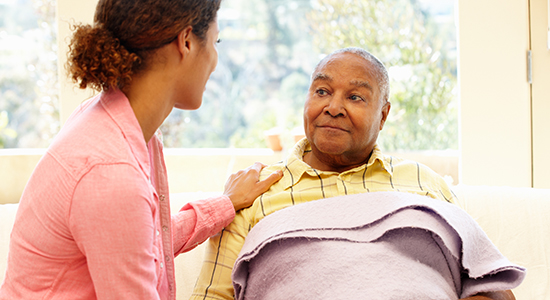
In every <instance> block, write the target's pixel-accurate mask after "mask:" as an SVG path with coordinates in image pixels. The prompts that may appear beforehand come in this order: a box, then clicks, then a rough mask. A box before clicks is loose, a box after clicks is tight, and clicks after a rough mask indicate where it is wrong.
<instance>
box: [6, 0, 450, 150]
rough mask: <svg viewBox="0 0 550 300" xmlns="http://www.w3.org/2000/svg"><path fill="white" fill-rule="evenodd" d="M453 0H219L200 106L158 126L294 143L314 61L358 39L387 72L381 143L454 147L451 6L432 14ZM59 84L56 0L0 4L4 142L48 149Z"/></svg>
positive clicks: (197, 136) (213, 137) (199, 140)
mask: <svg viewBox="0 0 550 300" xmlns="http://www.w3.org/2000/svg"><path fill="white" fill-rule="evenodd" d="M449 1H452V0H439V1H431V0H368V1H366V0H230V1H227V0H226V1H222V9H221V10H220V12H219V16H218V21H219V27H220V30H221V33H220V38H221V39H222V43H221V44H220V45H219V47H218V49H219V64H218V67H217V69H216V71H215V72H214V73H213V74H212V76H211V80H210V81H209V83H208V84H207V89H206V91H205V94H204V97H203V106H202V107H201V108H200V109H199V110H197V111H180V110H174V112H173V113H172V114H171V115H170V116H169V118H168V119H167V120H166V121H165V123H164V124H163V126H162V127H161V130H162V131H163V134H164V142H165V146H166V147H194V148H200V147H212V148H226V147H237V148H238V147H246V148H254V147H266V142H265V136H264V132H266V131H268V130H272V129H274V128H276V129H278V130H280V131H281V132H282V138H283V143H284V145H285V146H286V147H290V146H291V145H292V144H293V139H292V136H291V131H292V130H293V129H295V128H301V127H302V112H303V104H304V101H305V96H306V93H307V89H308V86H309V80H310V78H309V77H310V74H311V72H312V71H313V68H314V66H315V64H316V63H317V62H318V61H319V60H320V59H321V58H322V57H323V56H324V55H326V54H327V53H330V52H331V51H333V50H335V49H338V48H342V47H348V46H357V47H363V48H365V49H367V50H369V51H371V52H372V53H373V54H375V55H376V56H378V57H379V58H380V59H381V60H382V61H383V62H384V63H385V65H386V66H387V67H388V69H389V71H390V77H391V95H390V101H391V102H392V110H391V112H390V116H389V120H388V122H387V123H386V126H385V128H384V130H383V131H382V133H381V135H380V139H379V142H380V144H381V145H382V147H383V149H385V150H399V149H410V150H421V149H457V148H458V133H457V131H458V124H457V122H458V121H457V119H458V112H457V110H458V107H457V106H458V99H457V94H456V86H457V77H456V45H455V44H456V42H455V40H456V37H455V28H453V26H454V24H453V22H452V19H451V20H450V21H449V19H448V18H449V17H451V18H452V12H450V11H449V10H447V11H446V13H445V14H438V13H437V12H436V13H434V11H433V9H432V8H433V6H434V5H440V3H449ZM14 3H17V5H13V4H14ZM425 3H430V6H426V5H425ZM451 5H452V4H451ZM449 13H450V14H449ZM442 16H444V17H446V18H447V20H443V21H440V20H439V18H441V17H442ZM13 45H15V46H16V47H15V48H13V47H11V46H13ZM25 45H26V46H25ZM8 46H10V47H11V48H10V47H8ZM57 89H58V83H57V44H56V25H55V0H41V1H39V0H11V1H3V2H1V1H0V148H2V147H6V148H17V147H47V146H48V145H49V143H50V142H51V140H52V138H53V137H54V136H55V134H56V133H57V131H58V130H59V104H58V92H57Z"/></svg>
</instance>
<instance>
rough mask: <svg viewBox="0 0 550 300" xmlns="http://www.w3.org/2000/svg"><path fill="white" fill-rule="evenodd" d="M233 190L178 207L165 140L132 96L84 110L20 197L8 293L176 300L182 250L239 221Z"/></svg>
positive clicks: (4, 295)
mask: <svg viewBox="0 0 550 300" xmlns="http://www.w3.org/2000/svg"><path fill="white" fill-rule="evenodd" d="M234 216H235V212H234V209H233V206H232V204H231V201H230V200H229V198H227V197H225V196H221V197H218V198H210V199H206V200H203V201H197V202H193V203H190V204H187V205H186V206H184V207H183V208H182V209H181V210H180V211H179V212H178V213H177V214H175V215H171V214H170V205H169V191H168V181H167V175H166V167H165V165H164V158H163V154H162V143H161V141H160V139H159V137H157V136H154V137H153V138H152V139H151V140H150V141H149V143H148V144H146V143H145V141H144V139H143V134H142V131H141V128H140V126H139V124H138V121H137V119H136V118H135V115H134V113H133V110H132V108H131V107H130V104H129V102H128V99H127V98H126V96H125V95H124V94H123V93H122V92H120V91H112V92H108V93H101V94H100V95H98V96H97V97H95V98H93V99H91V100H89V101H87V102H86V103H84V104H83V105H82V106H81V107H79V108H78V109H77V110H76V112H75V113H73V115H72V116H71V118H70V119H69V120H68V121H67V123H66V124H65V125H64V127H63V129H62V130H61V132H60V133H59V134H58V136H57V137H56V139H55V141H54V142H53V144H52V145H51V147H50V148H49V149H48V151H47V153H46V154H45V155H44V157H43V158H42V159H41V161H40V162H39V164H38V166H37V167H36V169H35V170H34V173H33V175H32V177H31V179H30V180H29V182H28V184H27V187H26V188H25V191H24V193H23V196H22V198H21V202H20V204H19V209H18V212H17V217H16V220H15V224H14V227H13V231H12V234H11V238H10V249H9V257H8V265H7V270H6V276H5V279H4V282H3V284H2V287H1V288H0V299H71V300H74V299H147V300H150V299H171V300H172V299H175V295H176V294H175V287H176V284H175V282H174V277H175V276H174V263H173V260H174V256H175V255H178V254H179V253H181V252H185V251H188V250H190V249H192V248H194V247H195V246H196V245H198V244H199V243H202V242H203V241H205V240H206V239H207V238H208V237H209V236H211V235H213V234H215V233H216V232H218V231H220V230H221V229H222V228H223V227H224V226H227V225H228V224H229V223H231V221H232V220H233V217H234Z"/></svg>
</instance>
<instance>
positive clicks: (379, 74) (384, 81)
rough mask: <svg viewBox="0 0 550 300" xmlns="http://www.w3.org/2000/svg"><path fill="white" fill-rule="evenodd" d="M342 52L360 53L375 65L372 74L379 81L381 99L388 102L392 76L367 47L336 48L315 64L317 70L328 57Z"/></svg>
mask: <svg viewBox="0 0 550 300" xmlns="http://www.w3.org/2000/svg"><path fill="white" fill-rule="evenodd" d="M340 53H352V54H355V55H359V56H361V57H362V58H364V59H365V60H366V61H368V62H370V63H371V64H372V65H373V66H374V72H373V73H372V75H373V76H374V78H375V79H376V81H377V84H378V89H379V90H380V99H381V100H382V101H383V103H385V102H387V101H388V99H389V96H390V77H389V75H388V70H386V67H385V66H384V64H383V63H382V62H381V61H380V60H379V59H378V58H377V57H376V56H374V55H372V54H371V53H370V52H368V51H367V50H365V49H362V48H357V47H349V48H343V49H339V50H336V51H334V52H332V53H330V54H329V55H327V56H325V57H324V58H323V59H321V61H320V62H319V63H318V64H317V66H315V70H317V68H318V67H319V65H321V64H322V63H323V62H325V61H326V60H327V59H329V58H330V57H332V56H333V55H336V54H340Z"/></svg>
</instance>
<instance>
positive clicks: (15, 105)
mask: <svg viewBox="0 0 550 300" xmlns="http://www.w3.org/2000/svg"><path fill="white" fill-rule="evenodd" d="M55 24H56V22H55V0H0V99H1V101H0V148H41V147H47V146H48V145H49V144H50V142H51V140H52V138H53V137H54V136H55V134H56V133H57V132H58V130H59V107H58V106H59V105H58V83H57V80H58V79H57V78H58V77H57V40H56V31H57V28H56V25H55Z"/></svg>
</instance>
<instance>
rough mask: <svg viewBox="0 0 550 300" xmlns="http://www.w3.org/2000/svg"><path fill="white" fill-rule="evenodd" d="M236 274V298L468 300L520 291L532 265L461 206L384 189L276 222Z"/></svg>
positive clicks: (246, 250)
mask: <svg viewBox="0 0 550 300" xmlns="http://www.w3.org/2000/svg"><path fill="white" fill-rule="evenodd" d="M232 277H233V286H234V288H235V299H265V300H269V299H277V300H279V299H459V298H464V297H469V296H472V295H475V294H477V293H478V292H484V291H495V290H507V289H512V288H514V287H516V286H518V285H519V284H520V283H521V282H522V281H523V279H524V277H525V269H524V268H522V267H520V266H517V265H515V264H512V263H511V262H510V261H508V260H507V259H506V258H505V257H504V256H503V255H502V254H501V253H500V252H499V251H498V250H497V249H496V247H495V246H494V245H493V244H492V243H491V241H490V240H489V239H488V237H487V236H486V235H485V233H484V232H483V231H482V229H481V228H480V227H479V226H478V225H477V223H476V222H475V221H474V220H473V219H472V218H471V217H470V216H469V215H468V214H467V213H466V212H464V211H463V210H462V209H460V208H459V207H457V206H456V205H452V204H448V203H445V202H442V201H440V200H434V199H431V198H429V197H423V196H418V195H414V194H409V193H398V192H378V193H366V194H357V195H349V196H342V197H335V198H329V199H323V200H318V201H313V202H308V203H304V204H300V205H296V206H293V207H290V208H287V209H284V210H281V211H278V212H276V213H273V214H271V215H269V216H267V217H266V218H264V219H263V220H262V221H261V222H260V223H258V225H256V226H255V227H254V228H253V229H252V230H251V231H250V233H249V235H248V237H247V238H246V242H245V244H244V246H243V248H242V250H241V253H240V254H239V257H238V259H237V261H236V262H235V266H234V268H233V274H232Z"/></svg>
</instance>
